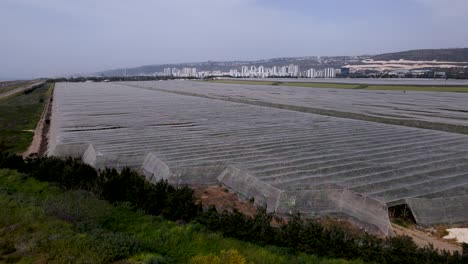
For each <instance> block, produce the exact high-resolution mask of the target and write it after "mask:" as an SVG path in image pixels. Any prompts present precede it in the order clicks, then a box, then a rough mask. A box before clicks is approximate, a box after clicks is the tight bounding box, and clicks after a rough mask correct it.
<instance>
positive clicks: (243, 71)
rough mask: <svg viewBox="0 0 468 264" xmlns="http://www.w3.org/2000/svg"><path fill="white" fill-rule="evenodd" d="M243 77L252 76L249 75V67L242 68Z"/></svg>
mask: <svg viewBox="0 0 468 264" xmlns="http://www.w3.org/2000/svg"><path fill="white" fill-rule="evenodd" d="M241 75H242V77H248V76H249V75H250V74H249V67H247V66H242V69H241Z"/></svg>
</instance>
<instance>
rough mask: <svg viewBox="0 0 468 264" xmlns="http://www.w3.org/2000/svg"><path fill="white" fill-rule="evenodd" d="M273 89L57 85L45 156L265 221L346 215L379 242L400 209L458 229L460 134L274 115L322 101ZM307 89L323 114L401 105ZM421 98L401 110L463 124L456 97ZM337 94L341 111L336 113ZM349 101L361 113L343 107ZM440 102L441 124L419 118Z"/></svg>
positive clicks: (463, 148) (464, 184)
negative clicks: (78, 160) (232, 205)
mask: <svg viewBox="0 0 468 264" xmlns="http://www.w3.org/2000/svg"><path fill="white" fill-rule="evenodd" d="M257 87H258V89H257ZM267 88H268V89H270V90H267ZM279 88H280V89H281V90H276V91H275V90H274V89H275V87H274V86H268V87H260V86H246V87H243V86H239V85H227V84H210V83H204V82H184V81H161V82H138V83H131V82H125V83H74V84H72V83H59V84H57V85H56V89H55V93H54V98H55V99H54V104H53V113H52V124H51V131H50V142H49V150H48V151H49V154H50V155H56V156H69V155H74V156H77V157H83V159H84V161H85V162H87V163H89V164H91V165H93V166H94V167H96V168H104V167H114V168H123V167H125V166H129V167H132V168H135V169H140V170H141V172H142V173H144V174H145V175H146V177H147V179H148V180H150V181H153V182H154V181H157V180H160V179H167V180H169V182H170V183H173V184H190V185H213V184H222V185H224V186H226V187H228V188H229V189H231V190H233V191H235V192H237V193H238V194H240V195H241V196H242V197H244V198H246V199H251V200H252V201H254V202H255V204H257V205H262V206H266V207H267V209H268V210H269V211H272V212H273V211H274V212H277V213H280V214H282V213H283V214H289V213H292V212H300V213H302V214H303V215H311V216H313V215H328V214H339V215H345V216H349V217H352V218H353V219H357V220H359V221H361V222H363V223H364V224H367V225H368V226H369V228H376V229H377V230H379V231H380V232H381V233H383V234H389V233H391V232H392V230H391V229H392V228H391V225H390V222H389V218H388V215H387V208H388V207H389V206H396V205H402V204H408V205H409V206H410V208H411V210H412V212H413V214H414V217H415V218H416V221H417V222H418V223H421V224H436V223H455V222H463V221H467V220H468V214H467V212H468V211H467V210H465V208H463V206H465V205H466V204H468V196H467V195H468V162H467V161H468V151H467V149H468V136H467V135H464V134H461V133H447V132H441V131H435V130H429V129H420V128H414V127H408V126H404V125H389V124H383V123H379V122H368V121H364V120H356V119H353V118H339V117H335V116H330V115H318V114H314V113H307V112H305V111H289V110H285V109H280V108H281V107H276V105H275V104H276V103H277V102H278V101H280V102H282V103H285V102H292V103H294V104H295V103H298V102H304V103H307V104H314V107H319V106H320V105H319V103H320V94H315V95H314V96H312V95H308V96H310V98H318V99H317V100H316V102H317V103H316V102H314V101H312V102H308V101H307V100H305V99H304V100H301V98H302V99H303V98H304V96H305V95H304V94H303V91H302V90H299V91H296V90H284V89H285V88H283V87H279ZM294 89H296V88H294ZM311 90H314V91H323V93H325V94H322V97H323V98H325V100H322V102H327V103H328V105H329V106H328V107H331V104H332V102H334V103H335V107H336V108H338V109H341V110H342V111H344V110H345V109H347V108H349V109H357V110H355V111H362V112H363V113H364V114H366V115H371V114H370V113H366V112H365V111H364V110H363V109H364V108H365V107H366V105H370V104H374V106H369V107H371V108H374V109H377V108H378V107H376V106H375V104H377V103H379V101H380V102H384V103H385V102H386V104H387V106H385V105H384V104H383V103H382V104H383V105H384V106H385V107H386V108H385V109H387V110H385V109H384V110H380V111H381V113H383V112H385V111H390V112H391V111H395V110H394V109H393V108H392V107H391V106H389V105H390V104H396V101H398V100H402V98H403V97H402V95H401V94H402V93H395V92H384V93H382V92H379V93H376V92H373V91H365V92H364V91H356V90H352V91H351V90H336V89H333V90H331V91H327V90H325V89H316V90H315V89H308V90H307V91H311ZM336 91H350V92H349V93H347V94H340V93H338V92H336ZM296 92H297V93H298V94H296ZM327 93H328V94H327ZM353 93H357V94H353ZM334 95H336V96H334ZM430 95H431V94H424V93H414V94H412V93H406V94H404V95H403V96H405V98H406V99H405V100H403V101H399V102H400V103H401V104H405V105H406V108H405V109H404V110H402V112H403V113H404V114H406V115H412V116H413V118H415V119H417V118H419V119H421V120H424V121H431V120H433V118H434V119H436V120H438V121H441V120H442V121H447V123H448V124H450V122H453V123H456V124H458V123H462V124H465V122H466V121H463V118H465V119H466V113H465V112H463V111H458V110H460V109H464V108H463V107H465V108H466V104H463V98H461V97H459V96H458V97H457V96H451V94H448V93H442V94H438V96H437V97H431V96H430ZM353 96H354V97H353ZM346 97H347V98H348V100H344V101H348V103H346V104H344V105H340V104H339V103H338V102H339V101H340V100H341V99H342V98H346ZM239 98H243V99H242V100H239ZM354 99H355V100H356V102H353V103H351V102H349V101H350V100H351V101H353V100H354ZM268 100H271V101H268ZM277 100H278V101H277ZM333 100H335V101H333ZM359 100H361V102H362V103H361V104H362V106H361V105H357V106H356V107H355V108H353V106H354V104H356V103H357V102H359ZM428 100H430V101H428ZM448 101H450V102H451V104H450V107H451V108H453V109H458V110H457V111H456V114H455V112H454V113H452V112H453V111H452V112H450V111H445V110H439V112H441V113H452V115H446V116H444V117H443V118H442V115H441V116H440V117H437V113H434V114H433V115H434V117H432V116H429V115H421V114H420V113H419V112H420V111H418V109H425V108H440V107H438V105H443V104H446V103H447V102H448ZM246 102H247V103H246ZM252 102H254V103H252ZM259 102H260V104H259ZM264 102H267V103H268V102H269V104H266V103H265V104H263V105H262V103H264ZM410 102H413V103H412V107H411V108H410V107H409V104H410ZM324 105H325V104H324ZM446 107H447V105H445V108H446ZM464 115H465V116H464ZM441 204H443V205H444V206H443V207H441V206H440V205H441Z"/></svg>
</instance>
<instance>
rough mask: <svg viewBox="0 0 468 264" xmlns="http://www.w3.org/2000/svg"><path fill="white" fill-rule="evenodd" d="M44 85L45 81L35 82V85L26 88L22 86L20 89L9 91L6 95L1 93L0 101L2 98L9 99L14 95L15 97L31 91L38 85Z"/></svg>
mask: <svg viewBox="0 0 468 264" xmlns="http://www.w3.org/2000/svg"><path fill="white" fill-rule="evenodd" d="M42 83H44V82H43V81H38V82H34V83H31V84H29V85H25V86H21V87H19V88H16V89H14V90H11V91H8V92H4V93H0V99H2V98H5V97H8V96H12V95H15V94H17V93H21V92H23V91H26V90H28V89H31V88H32V87H34V86H36V85H40V84H42Z"/></svg>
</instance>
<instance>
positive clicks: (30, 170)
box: [0, 153, 201, 222]
mask: <svg viewBox="0 0 468 264" xmlns="http://www.w3.org/2000/svg"><path fill="white" fill-rule="evenodd" d="M0 168H9V169H16V170H18V171H19V172H22V173H25V174H28V175H30V176H31V177H33V178H35V179H37V180H40V181H48V182H54V183H56V184H58V185H59V186H61V187H63V188H65V189H83V190H88V191H92V192H93V193H95V194H96V195H97V196H99V197H101V198H102V199H105V200H107V201H109V202H111V203H114V202H128V203H130V204H131V205H132V206H134V207H135V208H136V209H140V210H144V211H145V212H146V213H148V214H152V215H162V216H163V217H165V218H166V219H169V220H173V221H177V220H181V221H184V222H188V221H191V220H192V219H193V218H195V217H196V216H197V215H198V214H199V212H200V211H201V206H200V205H199V204H197V203H195V199H194V196H193V190H192V189H190V188H189V187H187V186H184V187H174V186H172V185H169V184H168V183H167V181H160V182H158V183H157V184H151V183H149V182H147V181H146V180H145V179H144V178H143V177H141V176H140V175H139V174H138V173H137V172H136V171H133V170H131V169H128V168H125V169H123V170H122V171H120V172H118V171H116V170H115V169H107V168H106V169H104V170H103V171H96V170H95V169H94V168H93V167H91V166H89V165H87V164H84V163H82V162H81V161H80V160H78V159H73V158H67V159H59V158H55V157H36V158H28V159H26V160H23V159H22V158H21V157H19V156H16V155H12V154H8V153H2V154H0Z"/></svg>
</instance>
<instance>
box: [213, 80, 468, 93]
mask: <svg viewBox="0 0 468 264" xmlns="http://www.w3.org/2000/svg"><path fill="white" fill-rule="evenodd" d="M210 82H215V83H228V84H247V85H283V86H296V87H310V88H337V89H362V90H392V91H421V92H423V91H425V92H460V93H468V87H466V86H417V85H414V86H413V85H412V86H409V85H362V84H343V83H319V82H287V81H285V82H277V81H252V80H231V79H229V80H228V79H226V80H213V81H210Z"/></svg>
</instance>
